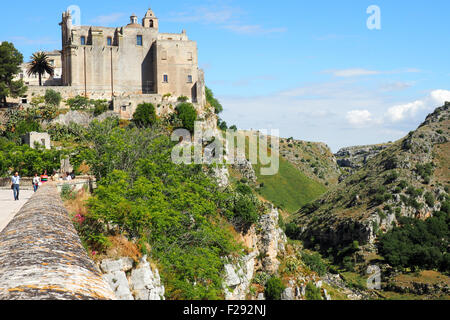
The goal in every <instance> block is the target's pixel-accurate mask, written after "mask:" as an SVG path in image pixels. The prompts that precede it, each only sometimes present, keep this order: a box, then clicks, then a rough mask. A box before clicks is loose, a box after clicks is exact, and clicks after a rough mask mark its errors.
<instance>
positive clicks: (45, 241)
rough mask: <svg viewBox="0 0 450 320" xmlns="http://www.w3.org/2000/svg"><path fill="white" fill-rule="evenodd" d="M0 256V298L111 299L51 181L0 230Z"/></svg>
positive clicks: (107, 288) (109, 292)
mask: <svg viewBox="0 0 450 320" xmlns="http://www.w3.org/2000/svg"><path fill="white" fill-rule="evenodd" d="M0 261H1V263H0V300H110V299H115V295H114V293H113V292H112V290H111V289H110V288H109V285H108V284H107V283H106V282H105V280H103V279H102V274H101V272H100V270H98V268H97V267H96V265H95V264H94V262H93V261H92V260H91V259H90V258H89V257H88V255H87V253H86V251H85V249H84V248H83V246H82V244H81V241H80V238H79V236H78V234H77V232H76V230H75V228H74V226H73V224H72V222H71V220H70V218H69V215H68V212H67V210H66V209H65V208H64V206H63V203H62V201H61V198H60V196H59V194H58V192H57V189H56V187H55V185H54V184H52V183H49V184H46V185H44V186H42V187H41V188H40V190H39V191H38V192H37V193H36V194H35V195H33V197H32V198H31V199H30V200H29V201H28V202H27V203H26V204H25V205H24V206H23V207H22V209H21V210H20V211H19V212H18V213H17V215H16V216H15V217H14V219H13V220H12V221H11V222H10V223H9V224H8V226H7V227H6V228H5V229H4V230H3V231H2V232H1V233H0Z"/></svg>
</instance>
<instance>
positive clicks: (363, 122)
mask: <svg viewBox="0 0 450 320" xmlns="http://www.w3.org/2000/svg"><path fill="white" fill-rule="evenodd" d="M345 118H346V119H347V121H348V123H349V124H350V125H351V126H353V127H357V128H360V127H364V126H367V125H370V124H372V123H373V121H374V120H373V118H372V114H371V113H370V112H369V111H368V110H351V111H349V112H347V115H346V116H345Z"/></svg>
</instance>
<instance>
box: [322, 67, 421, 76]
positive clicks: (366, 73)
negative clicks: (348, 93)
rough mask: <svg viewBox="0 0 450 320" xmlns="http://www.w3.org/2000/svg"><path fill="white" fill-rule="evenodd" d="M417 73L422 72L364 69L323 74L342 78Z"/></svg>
mask: <svg viewBox="0 0 450 320" xmlns="http://www.w3.org/2000/svg"><path fill="white" fill-rule="evenodd" d="M417 72H420V70H419V69H415V68H406V69H398V70H389V71H380V70H369V69H364V68H350V69H340V70H324V71H322V73H329V74H332V75H333V76H335V77H340V78H349V77H361V76H372V75H379V74H399V73H417Z"/></svg>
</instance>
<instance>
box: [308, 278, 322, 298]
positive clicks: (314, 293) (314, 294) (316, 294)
mask: <svg viewBox="0 0 450 320" xmlns="http://www.w3.org/2000/svg"><path fill="white" fill-rule="evenodd" d="M305 291H306V292H305V294H306V300H322V295H321V293H320V288H317V287H316V286H315V285H314V283H313V282H311V281H310V282H308V284H307V285H306V290H305Z"/></svg>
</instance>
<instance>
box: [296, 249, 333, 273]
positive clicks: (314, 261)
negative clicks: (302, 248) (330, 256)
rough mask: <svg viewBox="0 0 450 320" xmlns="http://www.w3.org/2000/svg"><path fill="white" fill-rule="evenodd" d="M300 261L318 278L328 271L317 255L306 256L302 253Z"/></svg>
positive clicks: (306, 254)
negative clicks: (315, 273)
mask: <svg viewBox="0 0 450 320" xmlns="http://www.w3.org/2000/svg"><path fill="white" fill-rule="evenodd" d="M302 260H303V262H304V263H305V264H306V265H307V266H308V268H309V269H311V270H312V271H314V272H317V274H318V275H319V276H323V275H324V274H325V273H326V272H327V270H328V267H327V265H326V264H325V263H323V261H322V257H321V256H320V254H319V253H313V254H308V253H306V252H303V253H302Z"/></svg>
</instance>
